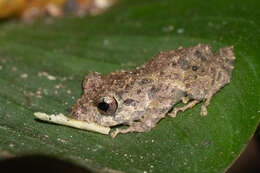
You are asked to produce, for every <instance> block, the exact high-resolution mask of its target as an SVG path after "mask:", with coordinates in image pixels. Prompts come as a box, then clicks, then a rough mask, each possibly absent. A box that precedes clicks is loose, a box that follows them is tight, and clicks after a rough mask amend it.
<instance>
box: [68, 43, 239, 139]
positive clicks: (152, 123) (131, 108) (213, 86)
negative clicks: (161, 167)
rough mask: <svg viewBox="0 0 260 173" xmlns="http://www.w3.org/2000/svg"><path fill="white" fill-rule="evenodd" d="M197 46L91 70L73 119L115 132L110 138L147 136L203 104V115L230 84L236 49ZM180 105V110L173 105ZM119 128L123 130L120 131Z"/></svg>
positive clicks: (72, 114) (204, 45)
mask: <svg viewBox="0 0 260 173" xmlns="http://www.w3.org/2000/svg"><path fill="white" fill-rule="evenodd" d="M211 49H212V48H211V46H210V45H207V44H197V45H195V46H192V47H189V48H184V47H182V46H181V47H179V48H177V49H176V50H168V51H160V52H159V53H157V54H156V55H155V56H153V57H152V59H151V60H150V61H148V62H145V63H144V64H142V65H141V66H137V67H136V68H134V69H132V70H121V71H118V72H111V73H109V74H108V75H103V74H101V73H98V72H91V71H90V72H89V73H88V74H87V75H86V76H85V77H84V79H83V81H82V91H83V92H82V96H81V97H80V98H79V99H78V100H77V103H76V104H75V105H74V106H73V107H72V111H71V113H70V116H71V117H72V118H74V119H77V120H81V121H86V122H94V123H96V124H99V125H101V126H105V127H112V128H115V129H114V130H113V131H112V132H111V133H110V135H111V136H112V137H113V138H114V137H116V136H117V135H118V134H126V133H131V132H148V131H150V130H151V129H153V128H154V127H156V125H157V124H158V123H159V122H160V121H161V120H162V119H164V118H165V117H172V118H174V117H176V115H177V113H178V112H180V111H186V110H187V109H190V108H192V107H194V106H195V105H197V104H198V103H200V102H203V104H202V106H201V115H203V116H205V115H207V106H208V105H209V104H210V102H211V99H212V97H213V96H214V95H215V94H216V93H217V92H218V91H219V90H220V89H221V88H222V87H224V86H225V85H227V84H228V83H230V80H231V76H232V71H233V69H234V62H235V55H234V47H233V46H228V47H224V48H220V49H219V51H218V52H217V53H213V52H212V50H211ZM180 102H183V103H184V104H183V106H181V107H180V106H179V107H177V106H176V104H177V103H180ZM121 126H125V128H122V127H121Z"/></svg>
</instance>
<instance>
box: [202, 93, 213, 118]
mask: <svg viewBox="0 0 260 173" xmlns="http://www.w3.org/2000/svg"><path fill="white" fill-rule="evenodd" d="M214 94H215V91H214V92H210V93H209V95H208V96H207V98H206V101H205V103H204V104H203V105H202V106H201V112H200V114H201V115H202V116H205V115H207V114H208V111H207V106H208V105H209V104H210V101H211V99H212V97H213V95H214Z"/></svg>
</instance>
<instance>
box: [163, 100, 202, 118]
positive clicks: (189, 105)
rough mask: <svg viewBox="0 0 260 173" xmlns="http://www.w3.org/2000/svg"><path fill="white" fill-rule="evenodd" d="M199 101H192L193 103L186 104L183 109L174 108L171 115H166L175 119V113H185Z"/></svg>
mask: <svg viewBox="0 0 260 173" xmlns="http://www.w3.org/2000/svg"><path fill="white" fill-rule="evenodd" d="M199 102H200V100H193V101H190V102H189V103H188V104H186V105H185V106H183V107H180V108H174V109H173V111H172V112H171V113H169V114H168V116H170V117H176V115H177V113H178V112H179V111H186V110H187V109H190V108H192V107H193V106H195V105H196V104H197V103H199Z"/></svg>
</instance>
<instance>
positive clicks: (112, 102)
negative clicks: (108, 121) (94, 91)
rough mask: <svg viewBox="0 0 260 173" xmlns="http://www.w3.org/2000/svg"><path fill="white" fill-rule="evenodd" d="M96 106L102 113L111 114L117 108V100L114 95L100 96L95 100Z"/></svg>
mask: <svg viewBox="0 0 260 173" xmlns="http://www.w3.org/2000/svg"><path fill="white" fill-rule="evenodd" d="M97 108H98V111H99V112H100V113H101V114H102V115H113V114H114V113H115V112H116V110H117V101H116V99H115V98H114V97H110V96H106V97H102V98H100V99H99V100H98V102H97Z"/></svg>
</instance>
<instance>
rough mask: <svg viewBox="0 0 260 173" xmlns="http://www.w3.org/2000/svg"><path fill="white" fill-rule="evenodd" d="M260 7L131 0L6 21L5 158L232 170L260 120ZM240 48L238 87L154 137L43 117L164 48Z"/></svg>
mask: <svg viewBox="0 0 260 173" xmlns="http://www.w3.org/2000/svg"><path fill="white" fill-rule="evenodd" d="M259 7H260V2H259V1H242V0H230V1H225V0H212V1H209V2H205V1H195V0H183V1H171V0H163V1H156V0H122V1H120V2H119V3H118V4H117V5H116V6H114V7H113V8H112V9H110V10H109V11H107V12H106V13H104V14H103V15H100V16H96V17H84V18H76V17H64V18H62V19H59V20H57V19H52V20H49V19H48V20H47V19H46V20H45V19H42V20H40V21H38V22H35V23H34V24H31V25H25V24H22V23H17V22H5V23H1V25H0V84H1V90H0V119H1V121H0V139H1V140H0V158H8V157H14V156H21V155H24V154H45V155H50V156H56V157H57V158H60V159H63V160H66V161H71V162H73V163H76V164H78V165H81V166H83V167H86V168H90V169H92V170H103V171H108V170H110V171H111V170H114V171H115V170H119V171H122V172H224V171H225V170H226V169H227V168H228V167H229V166H230V165H231V163H232V162H233V161H234V159H236V158H237V157H238V155H239V154H240V153H241V151H242V150H243V149H244V147H245V146H246V144H247V143H248V141H249V140H250V138H251V136H252V135H253V133H254V131H255V129H256V126H257V124H258V122H259V119H260V118H259V117H260V116H259V115H260V113H259V105H260V101H259V94H260V93H259V70H258V69H259V66H260V59H259V58H258V57H259V56H260V53H259V49H258V47H259V45H260V37H258V36H259V35H260V30H259V27H260V21H259V20H258V19H259V16H260V15H259V14H260V11H259ZM198 43H205V44H210V45H211V46H212V47H213V50H214V51H217V50H218V49H219V48H221V47H225V46H229V45H234V47H235V55H236V57H237V59H236V64H235V70H234V72H233V76H232V77H233V78H232V80H231V83H230V84H229V85H228V86H226V87H225V88H223V89H222V90H221V91H220V92H218V93H217V94H216V95H215V96H214V98H213V100H212V102H211V104H210V106H209V108H208V112H209V113H208V116H206V117H201V116H200V114H199V113H200V105H198V106H196V107H195V108H192V109H190V110H188V111H186V112H183V113H179V114H178V116H177V117H176V118H174V119H171V118H166V119H164V120H162V121H161V122H160V123H159V124H158V126H157V127H156V128H154V129H153V130H152V131H151V132H149V133H133V134H126V135H119V136H118V137H117V138H115V139H111V138H110V137H108V136H104V135H101V134H96V133H92V132H86V131H81V130H76V129H72V128H69V127H63V126H58V125H53V124H47V123H43V122H39V121H36V120H35V119H34V116H33V112H35V111H41V112H46V113H59V112H62V113H65V114H68V111H69V109H70V108H71V106H72V105H73V104H75V102H76V99H77V98H78V97H79V96H80V94H81V86H80V84H81V80H82V78H83V76H84V75H86V74H87V73H88V71H89V70H93V71H98V72H101V73H104V74H107V73H109V72H111V71H116V70H118V69H131V68H134V67H135V66H136V65H140V64H142V63H143V62H145V61H147V60H149V59H150V58H151V57H152V56H153V55H155V54H156V53H157V52H158V51H161V50H170V49H176V48H178V47H179V46H184V47H189V46H194V45H196V44H198Z"/></svg>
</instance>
